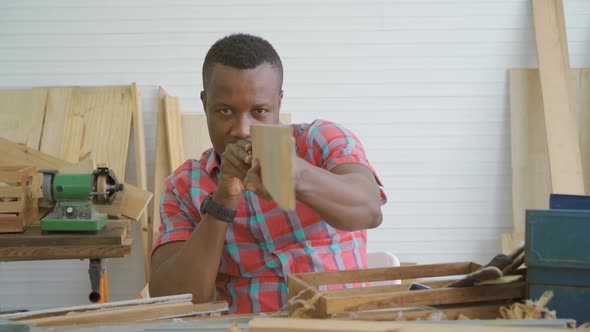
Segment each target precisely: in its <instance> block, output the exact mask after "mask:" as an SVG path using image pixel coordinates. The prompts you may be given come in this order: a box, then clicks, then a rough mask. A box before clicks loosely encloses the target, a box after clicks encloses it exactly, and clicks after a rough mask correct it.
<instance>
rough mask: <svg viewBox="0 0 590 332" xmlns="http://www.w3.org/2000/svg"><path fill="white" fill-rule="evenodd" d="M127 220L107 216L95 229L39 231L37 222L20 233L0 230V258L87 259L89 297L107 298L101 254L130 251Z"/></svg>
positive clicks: (104, 255)
mask: <svg viewBox="0 0 590 332" xmlns="http://www.w3.org/2000/svg"><path fill="white" fill-rule="evenodd" d="M130 226H131V220H127V219H118V220H109V223H108V224H107V226H105V228H103V229H102V230H101V231H100V232H98V233H73V232H72V233H68V232H61V233H51V234H43V233H42V232H41V230H40V229H39V225H32V226H31V227H29V228H28V229H27V230H26V231H25V232H23V233H3V234H0V262H14V261H35V260H58V259H89V260H90V268H89V275H90V281H91V287H92V291H91V293H90V296H89V297H90V301H92V302H107V301H108V285H107V279H106V270H105V266H104V264H103V259H105V258H116V257H124V256H126V255H129V254H130V253H131V247H132V245H133V239H132V237H131V236H128V233H129V231H130Z"/></svg>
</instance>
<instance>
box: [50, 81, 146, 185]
mask: <svg viewBox="0 0 590 332" xmlns="http://www.w3.org/2000/svg"><path fill="white" fill-rule="evenodd" d="M133 108H134V105H133V97H132V93H131V88H130V86H107V87H64V88H49V94H48V103H47V112H46V114H47V116H46V118H45V126H46V129H45V130H44V131H46V130H48V129H49V128H54V129H58V132H57V133H55V132H54V131H53V130H52V131H51V133H50V134H48V135H44V136H43V137H42V140H41V152H46V153H48V154H51V155H53V156H55V157H58V158H61V159H64V160H66V161H69V162H72V163H76V162H79V161H80V160H82V159H84V158H86V156H87V155H88V154H90V153H92V156H93V158H94V159H95V161H96V162H97V163H98V164H105V165H107V166H108V167H109V168H112V169H113V171H114V172H115V175H116V176H117V179H118V180H119V181H121V182H123V181H124V180H125V163H126V161H127V149H128V145H129V131H130V129H131V116H132V112H133ZM59 129H61V130H63V131H59ZM62 132H63V135H62Z"/></svg>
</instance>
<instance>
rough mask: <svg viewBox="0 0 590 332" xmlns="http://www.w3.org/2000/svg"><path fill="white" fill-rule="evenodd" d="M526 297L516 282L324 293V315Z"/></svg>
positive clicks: (523, 287)
mask: <svg viewBox="0 0 590 332" xmlns="http://www.w3.org/2000/svg"><path fill="white" fill-rule="evenodd" d="M525 297H526V283H525V282H516V283H510V284H503V285H489V286H477V287H464V288H438V289H431V290H419V291H407V292H391V293H382V294H367V295H355V296H330V293H329V292H328V294H327V295H326V296H325V298H326V302H327V303H326V307H327V312H326V313H327V314H328V315H330V314H334V313H341V312H355V311H366V310H374V309H383V308H397V307H408V306H422V305H426V306H431V305H442V304H457V303H473V302H484V301H495V300H505V299H522V298H525Z"/></svg>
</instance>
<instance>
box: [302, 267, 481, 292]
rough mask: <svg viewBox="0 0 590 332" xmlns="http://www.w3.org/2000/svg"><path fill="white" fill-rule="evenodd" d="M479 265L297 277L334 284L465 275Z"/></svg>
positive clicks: (304, 274) (363, 271) (316, 274)
mask: <svg viewBox="0 0 590 332" xmlns="http://www.w3.org/2000/svg"><path fill="white" fill-rule="evenodd" d="M477 268H478V265H474V264H473V263H471V262H460V263H446V264H426V265H417V266H400V267H389V268H377V269H362V270H347V271H333V272H311V273H299V274H297V277H298V278H300V279H301V280H303V281H305V282H306V283H307V284H309V285H316V286H317V285H333V284H344V283H359V282H372V281H384V280H399V279H412V278H427V277H444V276H453V275H463V274H468V273H471V272H473V271H475V270H476V269H477Z"/></svg>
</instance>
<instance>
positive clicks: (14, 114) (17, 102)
mask: <svg viewBox="0 0 590 332" xmlns="http://www.w3.org/2000/svg"><path fill="white" fill-rule="evenodd" d="M46 99H47V89H43V88H35V89H21V90H0V137H2V138H6V139H9V140H11V141H13V142H16V143H20V144H24V145H26V146H28V147H30V148H33V149H39V143H40V141H41V133H42V130H43V118H44V116H45V103H46Z"/></svg>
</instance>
